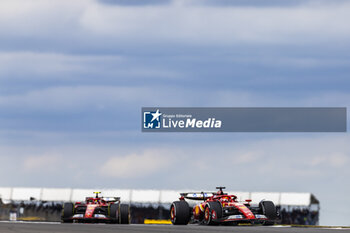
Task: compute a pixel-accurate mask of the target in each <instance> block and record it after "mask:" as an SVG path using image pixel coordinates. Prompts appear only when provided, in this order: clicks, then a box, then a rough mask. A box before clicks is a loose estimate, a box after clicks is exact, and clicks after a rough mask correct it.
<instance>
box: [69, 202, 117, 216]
mask: <svg viewBox="0 0 350 233" xmlns="http://www.w3.org/2000/svg"><path fill="white" fill-rule="evenodd" d="M114 203H119V200H114V201H106V200H104V199H103V198H100V197H97V198H96V197H87V198H86V199H85V202H76V203H75V204H74V209H75V214H74V215H73V216H72V220H75V221H78V222H79V221H81V222H108V221H112V219H111V218H110V213H109V211H110V210H109V206H110V205H111V204H114Z"/></svg>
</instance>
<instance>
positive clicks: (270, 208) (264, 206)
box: [259, 201, 277, 226]
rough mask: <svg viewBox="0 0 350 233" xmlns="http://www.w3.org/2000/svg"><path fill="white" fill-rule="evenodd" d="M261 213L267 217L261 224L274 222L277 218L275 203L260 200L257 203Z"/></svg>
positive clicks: (272, 223)
mask: <svg viewBox="0 0 350 233" xmlns="http://www.w3.org/2000/svg"><path fill="white" fill-rule="evenodd" d="M259 207H260V209H261V213H262V214H263V215H265V216H266V217H267V219H268V220H266V221H264V222H263V225H265V226H270V225H274V224H275V221H274V220H275V219H276V218H277V210H276V206H275V204H273V202H272V201H261V202H260V203H259Z"/></svg>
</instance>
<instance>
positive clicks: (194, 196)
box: [180, 192, 213, 201]
mask: <svg viewBox="0 0 350 233" xmlns="http://www.w3.org/2000/svg"><path fill="white" fill-rule="evenodd" d="M180 195H181V198H184V199H188V200H196V201H201V200H206V199H208V198H209V197H211V196H212V195H213V193H210V192H190V193H180Z"/></svg>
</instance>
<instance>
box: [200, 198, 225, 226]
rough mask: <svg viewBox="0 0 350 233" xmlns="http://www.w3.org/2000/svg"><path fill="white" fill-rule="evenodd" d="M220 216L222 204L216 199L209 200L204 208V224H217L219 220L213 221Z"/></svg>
mask: <svg viewBox="0 0 350 233" xmlns="http://www.w3.org/2000/svg"><path fill="white" fill-rule="evenodd" d="M220 218H222V205H221V203H220V202H218V201H210V202H208V204H207V206H206V207H205V209H204V219H203V221H204V224H206V225H218V224H219V222H217V221H215V220H217V219H220Z"/></svg>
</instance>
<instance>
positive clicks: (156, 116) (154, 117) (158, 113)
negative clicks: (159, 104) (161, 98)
mask: <svg viewBox="0 0 350 233" xmlns="http://www.w3.org/2000/svg"><path fill="white" fill-rule="evenodd" d="M151 114H152V116H153V118H152V120H151V122H152V121H154V120H157V121H159V116H161V115H162V114H161V113H160V112H159V109H157V111H156V112H155V113H151Z"/></svg>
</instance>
